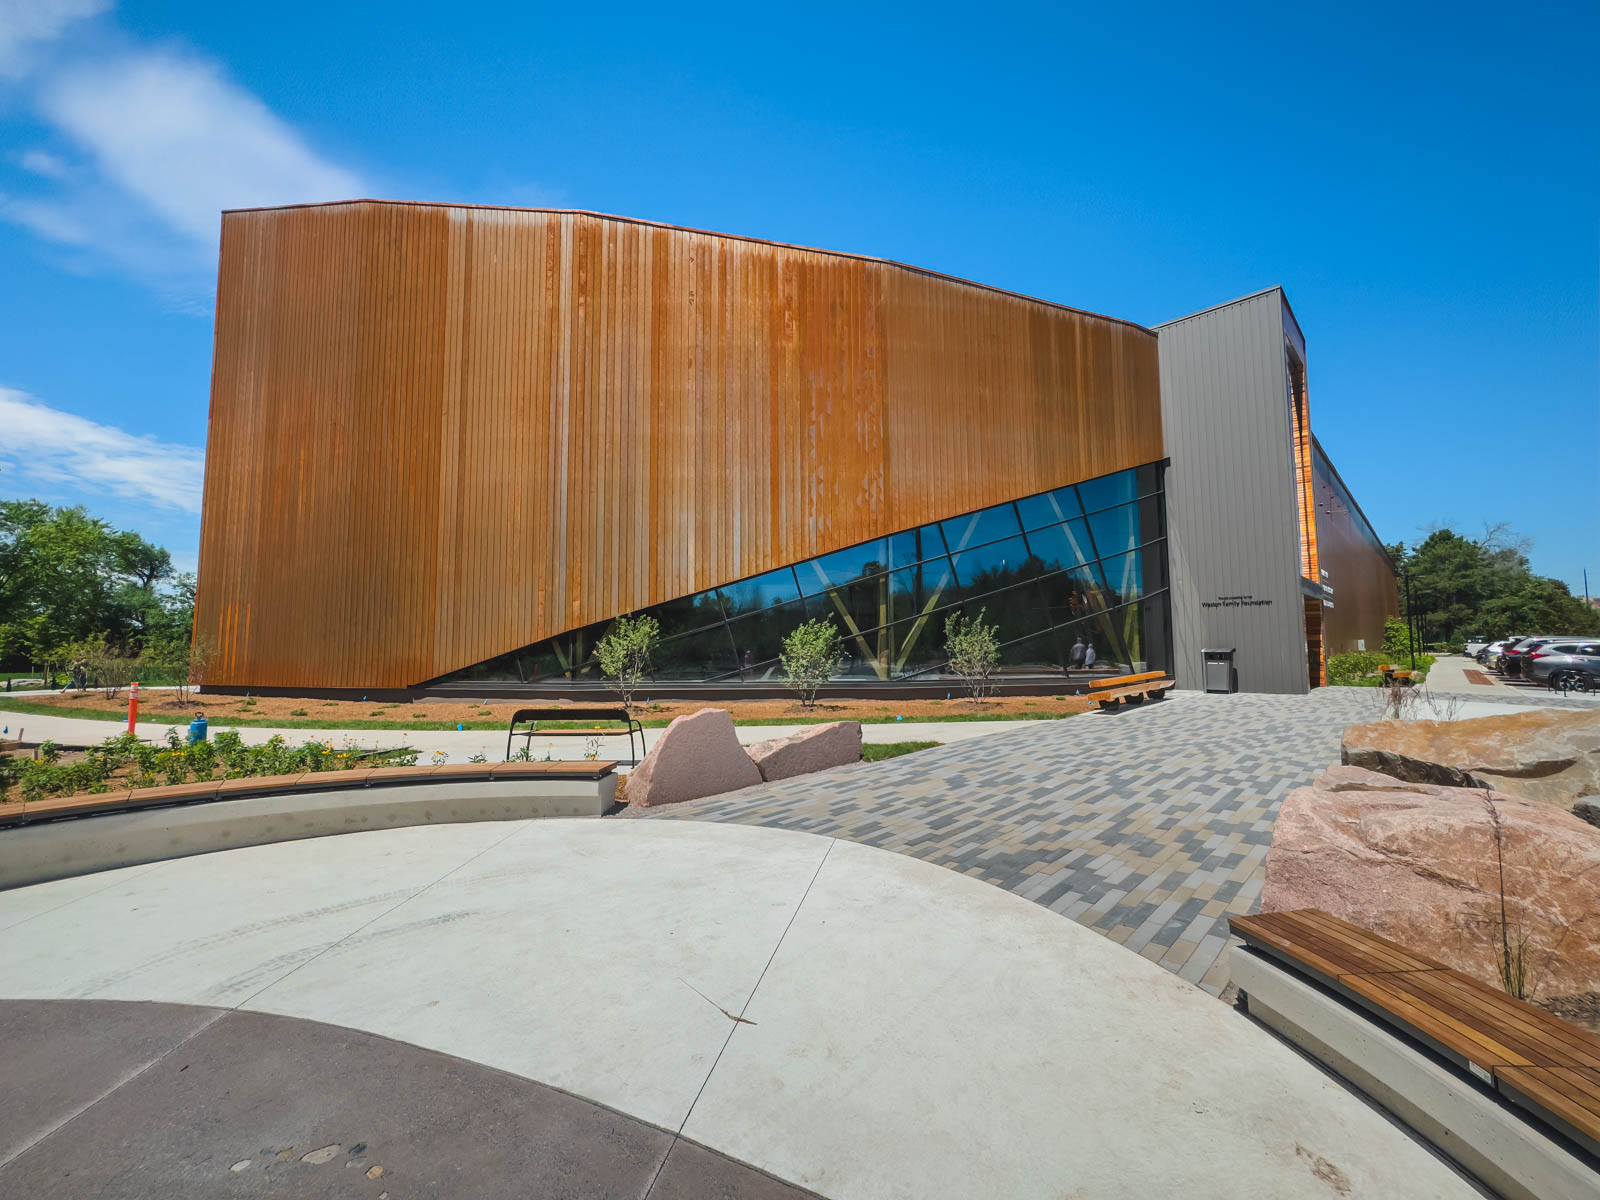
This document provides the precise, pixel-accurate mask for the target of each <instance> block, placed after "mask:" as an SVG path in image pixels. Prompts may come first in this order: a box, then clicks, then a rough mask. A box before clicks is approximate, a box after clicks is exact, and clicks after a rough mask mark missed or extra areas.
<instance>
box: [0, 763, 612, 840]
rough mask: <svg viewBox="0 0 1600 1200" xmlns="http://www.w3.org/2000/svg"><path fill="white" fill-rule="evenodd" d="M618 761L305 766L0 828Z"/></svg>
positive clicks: (520, 775) (80, 799)
mask: <svg viewBox="0 0 1600 1200" xmlns="http://www.w3.org/2000/svg"><path fill="white" fill-rule="evenodd" d="M616 767H617V764H616V762H615V761H610V760H607V761H602V762H591V761H589V760H588V759H582V760H579V761H576V762H572V761H563V762H505V763H447V764H445V765H443V766H427V765H424V766H416V767H373V768H366V769H362V768H360V767H357V768H356V769H354V770H351V771H306V772H302V773H300V774H298V775H256V776H247V777H244V778H239V779H217V780H210V781H208V782H205V783H183V784H177V785H175V786H174V785H168V786H163V787H149V788H132V789H129V788H121V789H117V790H113V791H109V792H98V793H95V794H93V795H87V796H54V797H51V798H49V799H46V800H33V801H28V802H26V803H17V802H11V803H6V804H0V829H3V828H6V827H8V826H15V825H28V824H32V823H34V822H38V821H54V820H60V819H62V818H66V817H92V816H98V815H100V814H103V813H113V812H132V811H135V810H138V809H145V808H162V807H167V806H171V805H187V804H206V803H210V802H212V801H218V800H244V799H247V798H251V797H256V796H278V795H288V794H292V793H295V792H327V791H334V790H341V789H353V788H381V787H404V786H406V785H409V784H415V783H421V782H439V783H445V782H448V783H471V782H476V781H494V782H503V781H506V780H515V779H574V780H576V779H600V778H602V777H604V776H606V775H609V774H611V773H612V772H613V771H615V770H616Z"/></svg>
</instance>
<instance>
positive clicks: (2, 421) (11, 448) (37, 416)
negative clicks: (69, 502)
mask: <svg viewBox="0 0 1600 1200" xmlns="http://www.w3.org/2000/svg"><path fill="white" fill-rule="evenodd" d="M0 468H3V469H4V471H5V477H8V481H9V479H21V480H26V481H29V482H30V483H35V484H37V483H44V484H50V485H57V486H60V485H66V486H68V487H70V488H71V489H72V490H73V491H75V492H82V493H88V494H90V495H94V494H102V495H103V494H104V493H107V492H109V493H111V494H112V495H115V496H120V497H122V498H123V499H126V500H134V501H142V502H144V503H148V504H154V505H156V506H158V507H160V508H167V509H176V510H178V511H180V512H186V513H198V512H199V511H200V493H201V487H202V484H203V481H204V474H205V451H204V450H203V449H201V448H200V447H198V446H182V445H178V444H177V443H174V442H163V441H160V440H158V439H157V438H153V437H149V436H146V435H143V434H135V433H129V432H128V431H127V430H125V429H118V428H117V427H116V426H115V425H101V424H99V423H98V422H96V421H91V420H89V419H88V418H86V417H80V416H77V415H76V414H74V413H69V412H62V411H61V410H60V409H57V408H51V407H50V406H49V405H48V404H43V403H40V402H39V401H38V400H36V399H34V398H33V397H32V396H30V395H28V394H27V393H26V392H20V391H17V390H16V389H14V388H6V387H0ZM6 490H7V491H13V492H14V491H16V490H17V489H16V488H15V487H14V486H8V487H7V489H6Z"/></svg>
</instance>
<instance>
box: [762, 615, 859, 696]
mask: <svg viewBox="0 0 1600 1200" xmlns="http://www.w3.org/2000/svg"><path fill="white" fill-rule="evenodd" d="M842 657H844V638H843V637H842V636H841V635H840V633H839V630H838V629H837V628H835V626H834V624H833V622H832V621H830V620H828V619H827V618H825V617H818V618H816V619H815V620H811V621H807V622H806V623H805V624H804V625H801V626H799V627H798V628H797V629H794V630H792V631H791V632H790V633H789V635H788V636H787V637H785V638H784V639H783V649H782V651H781V652H780V653H779V655H778V661H779V662H780V663H781V664H782V666H783V677H784V681H785V682H787V683H788V685H789V686H790V687H791V688H793V689H794V690H795V691H796V692H797V693H798V694H799V696H800V703H801V705H802V706H804V707H806V708H810V707H811V706H812V705H813V704H815V703H816V702H817V692H818V690H819V689H820V688H821V687H822V685H823V684H825V683H827V682H828V679H829V677H831V676H832V675H833V672H834V670H835V669H836V668H837V667H838V665H839V660H840V659H841V658H842Z"/></svg>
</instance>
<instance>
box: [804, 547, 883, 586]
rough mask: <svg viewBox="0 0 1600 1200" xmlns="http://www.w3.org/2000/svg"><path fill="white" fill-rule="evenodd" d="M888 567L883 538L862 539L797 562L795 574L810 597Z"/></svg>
mask: <svg viewBox="0 0 1600 1200" xmlns="http://www.w3.org/2000/svg"><path fill="white" fill-rule="evenodd" d="M888 569H889V547H888V543H887V540H886V539H884V538H875V539H874V540H872V541H870V542H862V543H861V545H859V546H850V547H849V548H847V549H844V550H837V551H835V552H834V553H832V554H825V555H823V556H822V557H821V558H812V559H808V560H807V561H805V562H803V563H800V564H798V565H797V566H796V567H795V569H794V570H795V574H796V575H798V576H799V577H800V590H801V591H802V592H804V593H805V594H806V595H808V596H813V595H816V594H817V593H819V592H824V591H827V589H829V588H830V587H839V586H840V585H842V584H847V583H852V582H854V581H855V580H858V579H861V578H864V577H867V576H872V575H881V574H882V573H883V572H884V571H887V570H888Z"/></svg>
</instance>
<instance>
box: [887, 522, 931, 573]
mask: <svg viewBox="0 0 1600 1200" xmlns="http://www.w3.org/2000/svg"><path fill="white" fill-rule="evenodd" d="M943 555H944V538H943V537H942V536H940V534H939V527H938V526H937V525H924V526H922V528H920V529H908V530H906V531H905V532H904V533H897V534H894V535H893V536H892V537H890V538H889V569H890V570H892V571H898V570H899V569H900V568H901V567H909V566H911V565H912V564H913V563H919V562H923V561H925V560H927V559H930V558H941V557H943Z"/></svg>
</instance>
